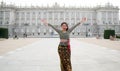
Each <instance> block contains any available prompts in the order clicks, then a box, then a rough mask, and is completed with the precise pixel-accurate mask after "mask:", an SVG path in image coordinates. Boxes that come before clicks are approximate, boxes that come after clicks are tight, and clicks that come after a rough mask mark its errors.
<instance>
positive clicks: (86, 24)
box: [84, 23, 89, 37]
mask: <svg viewBox="0 0 120 71" xmlns="http://www.w3.org/2000/svg"><path fill="white" fill-rule="evenodd" d="M84 25H85V26H86V37H87V36H88V31H87V26H88V25H89V24H88V23H85V24H84Z"/></svg>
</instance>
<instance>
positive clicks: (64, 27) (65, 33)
mask: <svg viewBox="0 0 120 71" xmlns="http://www.w3.org/2000/svg"><path fill="white" fill-rule="evenodd" d="M41 21H42V22H43V23H44V24H45V25H47V26H50V27H52V28H53V29H54V30H55V31H56V32H57V33H58V34H59V36H60V43H59V45H58V53H59V56H60V63H61V64H60V67H61V71H72V65H71V49H70V39H69V35H70V33H71V32H72V30H73V29H75V28H76V27H77V26H78V25H80V24H82V23H84V22H85V21H86V18H82V20H81V21H80V22H79V23H77V24H76V25H74V26H72V27H71V28H69V27H68V24H67V23H66V22H62V23H61V30H60V29H57V28H56V27H54V26H53V25H51V24H50V23H48V22H47V21H46V20H44V19H43V20H41Z"/></svg>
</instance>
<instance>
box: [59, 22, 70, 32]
mask: <svg viewBox="0 0 120 71" xmlns="http://www.w3.org/2000/svg"><path fill="white" fill-rule="evenodd" d="M63 24H65V25H66V26H67V29H66V31H67V30H68V29H69V27H68V24H67V22H62V23H61V26H62V25H63Z"/></svg>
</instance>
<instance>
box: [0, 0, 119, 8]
mask: <svg viewBox="0 0 120 71" xmlns="http://www.w3.org/2000/svg"><path fill="white" fill-rule="evenodd" d="M1 1H3V2H6V3H7V4H10V3H12V4H16V5H18V6H20V5H21V6H31V5H33V6H42V5H43V6H47V5H49V6H52V5H53V4H54V3H55V2H57V3H58V4H60V6H63V5H64V4H65V6H78V7H79V6H96V5H105V3H108V2H110V3H112V4H113V5H114V6H119V8H120V0H0V2H1Z"/></svg>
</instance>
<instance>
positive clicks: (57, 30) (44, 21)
mask: <svg viewBox="0 0 120 71" xmlns="http://www.w3.org/2000/svg"><path fill="white" fill-rule="evenodd" d="M41 21H42V22H43V23H44V24H45V25H47V26H50V27H52V28H53V29H54V30H55V31H56V32H57V33H59V32H60V30H59V29H57V28H55V27H54V26H53V25H51V24H50V23H48V22H47V21H46V20H44V19H43V20H41Z"/></svg>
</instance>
